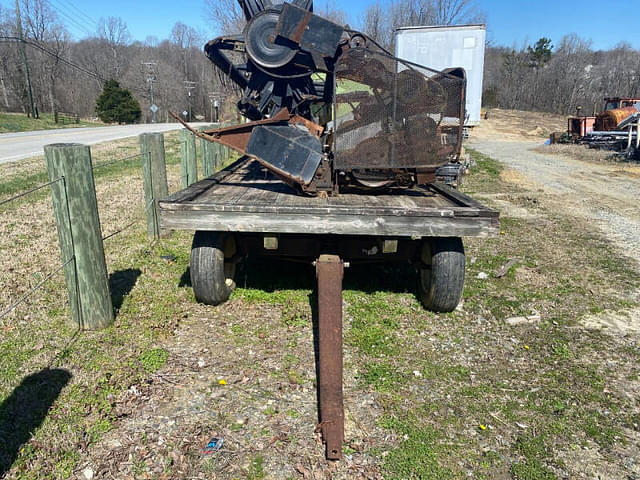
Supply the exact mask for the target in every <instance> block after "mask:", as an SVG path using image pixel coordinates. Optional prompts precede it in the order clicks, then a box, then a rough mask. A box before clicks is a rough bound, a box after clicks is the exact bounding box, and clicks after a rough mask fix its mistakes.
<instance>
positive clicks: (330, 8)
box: [0, 0, 640, 121]
mask: <svg viewBox="0 0 640 480" xmlns="http://www.w3.org/2000/svg"><path fill="white" fill-rule="evenodd" d="M19 2H20V7H21V12H22V23H23V27H24V39H25V46H26V53H27V58H28V64H29V68H30V73H31V83H32V90H33V96H34V100H35V104H36V108H37V109H38V111H40V112H52V113H53V112H56V111H57V112H67V113H76V114H79V115H81V116H83V117H90V116H93V115H95V110H96V99H97V98H98V96H99V95H100V94H101V92H102V90H103V87H104V85H105V83H106V82H107V81H108V80H112V79H115V80H117V81H118V82H119V83H120V85H121V86H123V87H125V88H127V89H129V90H130V91H131V92H132V93H133V96H134V97H135V99H136V100H137V101H139V102H140V105H141V107H142V112H143V114H142V121H150V120H151V116H152V115H151V112H150V110H149V107H150V106H151V104H152V100H153V103H155V104H156V105H157V106H158V107H159V111H158V112H157V120H158V121H166V120H170V118H169V116H168V112H169V111H175V112H183V111H192V112H193V117H192V118H199V119H207V120H208V119H209V117H210V112H211V107H212V96H211V94H212V93H222V94H224V95H226V96H227V99H228V101H227V102H226V104H225V107H226V109H227V111H229V112H232V111H233V110H234V108H233V99H234V98H235V97H234V95H236V94H237V92H234V91H233V90H232V87H231V85H229V84H228V82H225V81H224V78H223V76H222V75H220V73H219V72H217V71H216V69H215V67H214V66H213V64H212V63H211V62H210V61H209V60H208V59H207V58H206V57H205V55H204V53H203V45H204V43H205V42H206V41H207V40H209V39H210V38H209V36H208V35H204V34H203V33H201V32H199V31H197V30H196V29H194V28H192V27H190V26H188V25H185V24H184V23H182V22H176V23H175V25H174V27H173V29H172V30H171V32H169V34H168V37H167V38H166V39H164V40H159V39H157V38H155V37H148V38H147V39H146V40H145V41H133V40H132V37H131V34H130V32H129V30H128V28H127V25H126V23H125V22H124V21H123V20H122V19H120V18H115V17H109V18H105V19H100V20H99V22H98V25H97V29H96V31H95V32H94V33H92V34H90V35H87V36H86V38H82V39H79V40H74V39H73V38H72V36H71V34H70V33H69V30H68V29H67V26H66V25H65V21H67V22H68V20H69V18H61V16H60V15H59V14H58V11H56V10H55V9H54V8H52V6H51V4H50V3H49V1H48V0H19ZM204 7H205V8H204V12H206V14H207V15H209V23H210V25H211V28H212V30H213V31H215V32H216V34H214V35H211V36H210V37H211V38H212V37H213V36H215V35H217V34H232V33H240V32H242V28H243V26H244V18H243V15H242V12H241V10H240V8H239V6H238V2H237V0H204ZM316 12H317V13H319V14H321V15H323V16H325V17H327V18H329V19H331V20H333V21H335V22H336V23H340V24H347V23H353V25H352V26H353V27H354V28H356V29H360V30H362V31H364V32H365V33H366V34H368V35H369V36H371V37H372V38H374V39H375V40H376V41H377V42H378V43H380V44H381V45H383V46H385V47H387V48H389V49H390V50H391V51H393V48H394V45H393V32H394V31H395V29H396V28H399V27H403V26H415V25H452V24H463V23H483V22H485V16H484V13H483V12H482V11H481V10H480V9H479V8H478V6H477V3H476V0H395V1H393V2H386V1H384V2H383V1H380V0H377V1H375V2H371V4H370V5H369V6H368V7H367V8H366V9H365V11H364V12H363V13H362V15H361V17H360V18H357V19H353V18H350V17H349V15H347V13H346V12H344V11H343V10H342V9H341V8H340V7H339V6H338V5H337V3H336V2H335V1H333V0H328V1H327V2H325V3H323V4H322V6H321V7H317V8H316ZM63 20H65V21H63ZM16 24H17V23H16V16H15V11H14V10H13V9H7V8H3V7H2V6H1V5H0V110H6V111H14V112H25V113H26V112H28V111H29V101H28V92H27V88H26V82H25V72H24V66H23V62H22V58H21V55H20V51H19V49H18V48H17V47H18V43H17V40H16V38H17V30H16ZM639 71H640V51H638V50H636V49H634V48H632V47H631V46H630V45H629V44H626V43H620V44H619V45H617V46H616V47H614V48H612V49H610V50H606V51H603V50H595V49H593V48H592V44H591V42H590V41H589V40H586V39H582V38H580V37H578V36H577V35H575V34H571V35H567V36H565V37H563V38H562V39H560V40H559V41H558V42H557V43H556V44H555V45H554V44H553V42H552V40H551V39H548V38H545V37H543V38H541V39H540V40H538V41H537V42H536V43H534V44H533V45H525V46H522V47H518V48H516V47H511V48H508V47H504V46H497V45H493V44H491V43H489V44H488V45H487V50H486V57H485V73H484V98H483V103H484V105H485V106H486V107H501V108H508V109H520V110H537V111H547V112H557V113H562V114H568V113H572V112H574V111H575V109H576V107H577V106H581V107H582V108H583V112H584V113H587V112H590V111H591V110H592V109H593V107H594V104H595V105H596V107H597V108H601V104H602V103H603V102H602V99H603V97H605V96H637V95H639V94H640V77H639V76H638V73H637V72H639ZM152 97H153V98H152Z"/></svg>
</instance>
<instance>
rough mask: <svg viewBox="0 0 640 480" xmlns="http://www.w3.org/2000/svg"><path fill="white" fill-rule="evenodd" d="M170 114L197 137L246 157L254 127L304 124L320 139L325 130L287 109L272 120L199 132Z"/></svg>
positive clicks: (173, 114)
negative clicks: (283, 123)
mask: <svg viewBox="0 0 640 480" xmlns="http://www.w3.org/2000/svg"><path fill="white" fill-rule="evenodd" d="M169 114H170V115H171V116H172V117H173V118H175V119H176V120H178V121H179V122H180V123H181V124H182V125H183V126H184V128H186V129H187V130H189V131H191V132H192V133H193V134H194V135H196V136H197V137H200V138H203V139H205V140H208V141H209V142H215V143H219V144H221V145H224V146H225V147H229V148H231V149H233V150H236V151H238V152H240V153H242V154H244V155H246V149H247V144H248V143H249V138H250V137H251V132H252V131H253V128H254V127H257V126H259V125H269V124H272V123H282V122H289V123H292V124H302V125H304V126H305V127H307V128H308V129H309V132H311V134H312V135H315V136H316V137H319V136H321V135H322V133H323V132H324V128H323V127H322V126H320V125H318V124H317V123H314V122H312V121H310V120H307V119H306V118H304V117H301V116H299V115H291V114H290V113H289V111H288V110H287V109H286V108H285V109H283V110H280V111H279V112H278V113H277V114H276V115H274V116H273V117H271V118H265V119H264V120H258V121H255V122H249V123H241V124H239V125H232V126H230V127H223V128H217V129H212V130H204V131H201V132H200V131H198V130H196V129H195V128H193V127H191V126H190V125H189V124H188V123H187V122H185V121H184V120H182V118H180V116H179V115H177V114H175V113H173V112H169Z"/></svg>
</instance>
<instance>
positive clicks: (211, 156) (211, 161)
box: [199, 125, 217, 178]
mask: <svg viewBox="0 0 640 480" xmlns="http://www.w3.org/2000/svg"><path fill="white" fill-rule="evenodd" d="M211 128H212V126H211V125H210V126H208V127H201V128H200V129H199V130H200V131H201V132H202V131H204V130H209V129H211ZM216 145H217V143H212V142H209V141H207V140H205V139H204V138H201V139H200V152H201V155H202V177H203V178H208V177H210V176H211V175H213V174H214V173H215V172H216V170H217V168H216V155H217V153H216V150H217V149H216Z"/></svg>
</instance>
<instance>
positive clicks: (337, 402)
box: [316, 255, 344, 460]
mask: <svg viewBox="0 0 640 480" xmlns="http://www.w3.org/2000/svg"><path fill="white" fill-rule="evenodd" d="M343 274H344V264H343V262H342V259H341V258H340V257H338V256H337V255H320V258H318V260H316V276H317V278H318V365H319V368H318V382H317V383H318V400H319V410H320V411H319V414H320V415H319V417H320V430H321V432H322V438H323V440H324V442H325V445H326V455H327V459H329V460H340V459H341V458H342V443H343V441H344V407H343V402H342V277H343Z"/></svg>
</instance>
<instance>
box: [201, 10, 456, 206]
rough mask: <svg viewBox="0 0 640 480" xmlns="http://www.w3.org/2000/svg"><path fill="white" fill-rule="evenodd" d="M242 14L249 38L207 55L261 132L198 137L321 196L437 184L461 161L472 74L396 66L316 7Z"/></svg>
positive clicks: (222, 41)
mask: <svg viewBox="0 0 640 480" xmlns="http://www.w3.org/2000/svg"><path fill="white" fill-rule="evenodd" d="M239 3H240V5H241V7H242V9H243V11H244V14H245V17H246V20H247V24H246V27H245V29H244V32H243V33H242V34H239V35H232V36H224V37H220V38H217V39H215V40H212V41H211V42H209V43H208V44H207V45H206V46H205V52H206V54H207V56H208V57H209V59H210V60H211V61H212V62H213V63H214V64H215V65H216V66H217V67H218V68H219V69H220V70H221V71H222V72H223V73H224V74H225V75H226V76H228V77H229V78H230V79H231V80H232V81H233V83H234V84H235V85H236V86H237V87H238V88H239V90H240V91H241V92H242V94H241V99H240V101H239V102H238V109H239V111H240V113H242V115H244V116H245V117H246V118H247V119H249V120H251V122H249V123H245V124H241V125H237V126H233V127H226V128H221V129H215V130H208V131H204V132H194V133H196V134H197V135H198V136H200V137H202V138H205V139H207V140H209V141H213V142H217V143H220V144H223V145H225V146H228V147H231V148H233V149H235V150H237V151H239V152H241V153H243V154H245V155H248V156H250V157H252V158H254V159H255V160H257V161H258V162H260V163H261V164H262V165H264V166H265V167H266V168H268V169H269V170H271V171H272V172H274V173H275V174H276V175H278V176H279V177H280V178H281V179H282V180H283V181H285V182H287V183H289V184H290V185H292V186H294V187H295V188H296V189H297V190H298V191H300V192H301V193H304V194H309V195H317V194H320V193H322V194H329V195H332V194H337V193H339V191H340V190H344V189H348V188H367V189H372V188H374V189H375V188H394V187H412V186H415V185H417V184H426V183H430V182H433V181H434V180H435V172H436V169H437V168H438V167H440V166H442V165H444V164H446V163H447V162H450V161H455V160H457V156H458V155H459V152H460V145H461V140H462V126H463V123H464V115H465V112H464V105H465V98H464V95H465V84H466V80H465V73H464V70H463V69H451V70H448V71H443V72H440V71H436V70H432V69H429V68H427V67H424V66H420V65H416V64H413V63H410V62H406V61H403V60H400V59H398V58H395V57H394V56H393V55H392V54H391V53H389V52H388V51H386V50H385V49H383V48H382V47H380V46H379V45H378V44H376V43H375V42H374V41H373V40H371V39H370V38H368V37H367V36H366V35H364V34H362V33H359V32H356V31H353V30H350V29H349V28H348V27H344V26H341V25H337V24H335V23H332V22H330V21H328V20H326V19H324V18H322V17H321V16H319V15H316V14H314V13H313V1H312V0H294V1H293V2H291V3H280V4H275V3H271V1H270V0H239ZM238 59H240V60H238Z"/></svg>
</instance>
